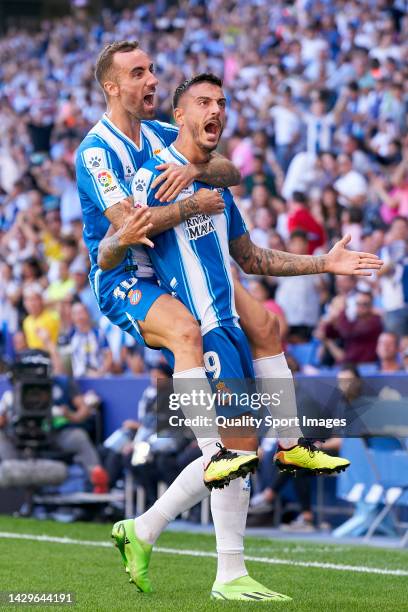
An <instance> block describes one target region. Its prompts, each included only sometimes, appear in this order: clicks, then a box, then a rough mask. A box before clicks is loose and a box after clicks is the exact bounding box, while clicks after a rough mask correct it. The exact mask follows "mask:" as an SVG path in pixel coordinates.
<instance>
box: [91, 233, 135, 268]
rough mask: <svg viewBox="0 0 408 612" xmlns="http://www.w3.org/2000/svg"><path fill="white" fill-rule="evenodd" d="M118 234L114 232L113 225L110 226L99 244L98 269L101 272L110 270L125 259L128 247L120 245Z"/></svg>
mask: <svg viewBox="0 0 408 612" xmlns="http://www.w3.org/2000/svg"><path fill="white" fill-rule="evenodd" d="M119 231H120V230H118V232H119ZM118 232H115V229H114V227H113V225H111V226H110V227H109V229H108V231H107V234H106V236H105V238H104V239H103V240H101V242H100V243H99V247H98V267H99V268H100V269H101V270H112V269H113V268H116V266H118V265H119V264H121V263H122V261H123V260H124V258H125V255H126V251H127V250H128V247H127V246H121V245H120V242H119V233H118Z"/></svg>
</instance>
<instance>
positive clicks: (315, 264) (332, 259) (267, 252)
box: [230, 233, 382, 276]
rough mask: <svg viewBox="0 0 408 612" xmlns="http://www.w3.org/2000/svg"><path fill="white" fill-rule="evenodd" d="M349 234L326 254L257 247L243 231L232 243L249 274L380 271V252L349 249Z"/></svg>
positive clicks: (233, 251) (234, 254) (233, 252)
mask: <svg viewBox="0 0 408 612" xmlns="http://www.w3.org/2000/svg"><path fill="white" fill-rule="evenodd" d="M350 240H351V237H350V236H349V235H347V236H345V237H344V238H342V239H341V240H340V241H339V242H337V243H336V244H335V245H334V247H333V248H332V249H331V251H329V253H327V254H326V255H318V256H314V255H295V254H293V253H286V252H285V251H277V250H275V249H262V248H261V247H258V246H256V245H255V244H254V243H253V242H252V241H251V239H250V237H249V234H248V233H246V234H243V235H241V236H239V237H238V238H235V239H234V240H231V242H230V253H231V256H232V257H233V259H235V261H236V262H237V263H238V264H239V265H240V266H241V268H242V269H243V270H244V272H246V273H247V274H265V275H269V276H300V275H304V274H321V273H323V272H331V273H332V274H348V275H357V276H370V275H371V272H370V271H369V270H379V269H380V268H381V266H382V261H381V260H380V259H379V258H378V257H377V255H371V253H360V252H356V251H348V250H347V249H346V248H345V247H346V245H347V244H348V243H349V242H350Z"/></svg>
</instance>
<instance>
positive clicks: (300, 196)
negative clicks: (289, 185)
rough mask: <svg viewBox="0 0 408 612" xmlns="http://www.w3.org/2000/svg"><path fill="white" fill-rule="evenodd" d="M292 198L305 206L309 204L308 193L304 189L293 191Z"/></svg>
mask: <svg viewBox="0 0 408 612" xmlns="http://www.w3.org/2000/svg"><path fill="white" fill-rule="evenodd" d="M292 200H293V201H294V202H297V203H298V204H303V205H304V206H307V204H308V199H307V195H306V194H305V193H304V192H303V191H294V192H293V193H292Z"/></svg>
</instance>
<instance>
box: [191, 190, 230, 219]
mask: <svg viewBox="0 0 408 612" xmlns="http://www.w3.org/2000/svg"><path fill="white" fill-rule="evenodd" d="M194 197H195V198H196V200H197V203H198V206H199V211H200V213H201V214H206V215H219V214H220V213H222V212H224V209H225V202H224V199H223V197H222V195H221V194H220V193H219V191H218V190H217V189H199V190H198V191H197V192H196V193H195V194H194Z"/></svg>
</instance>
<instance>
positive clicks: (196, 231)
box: [184, 214, 215, 240]
mask: <svg viewBox="0 0 408 612" xmlns="http://www.w3.org/2000/svg"><path fill="white" fill-rule="evenodd" d="M184 231H185V234H186V237H187V239H188V240H197V239H198V238H203V236H207V235H208V234H211V233H212V232H215V227H214V222H213V220H212V219H211V217H210V216H209V215H206V214H203V215H195V216H194V217H191V219H186V220H185V221H184Z"/></svg>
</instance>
